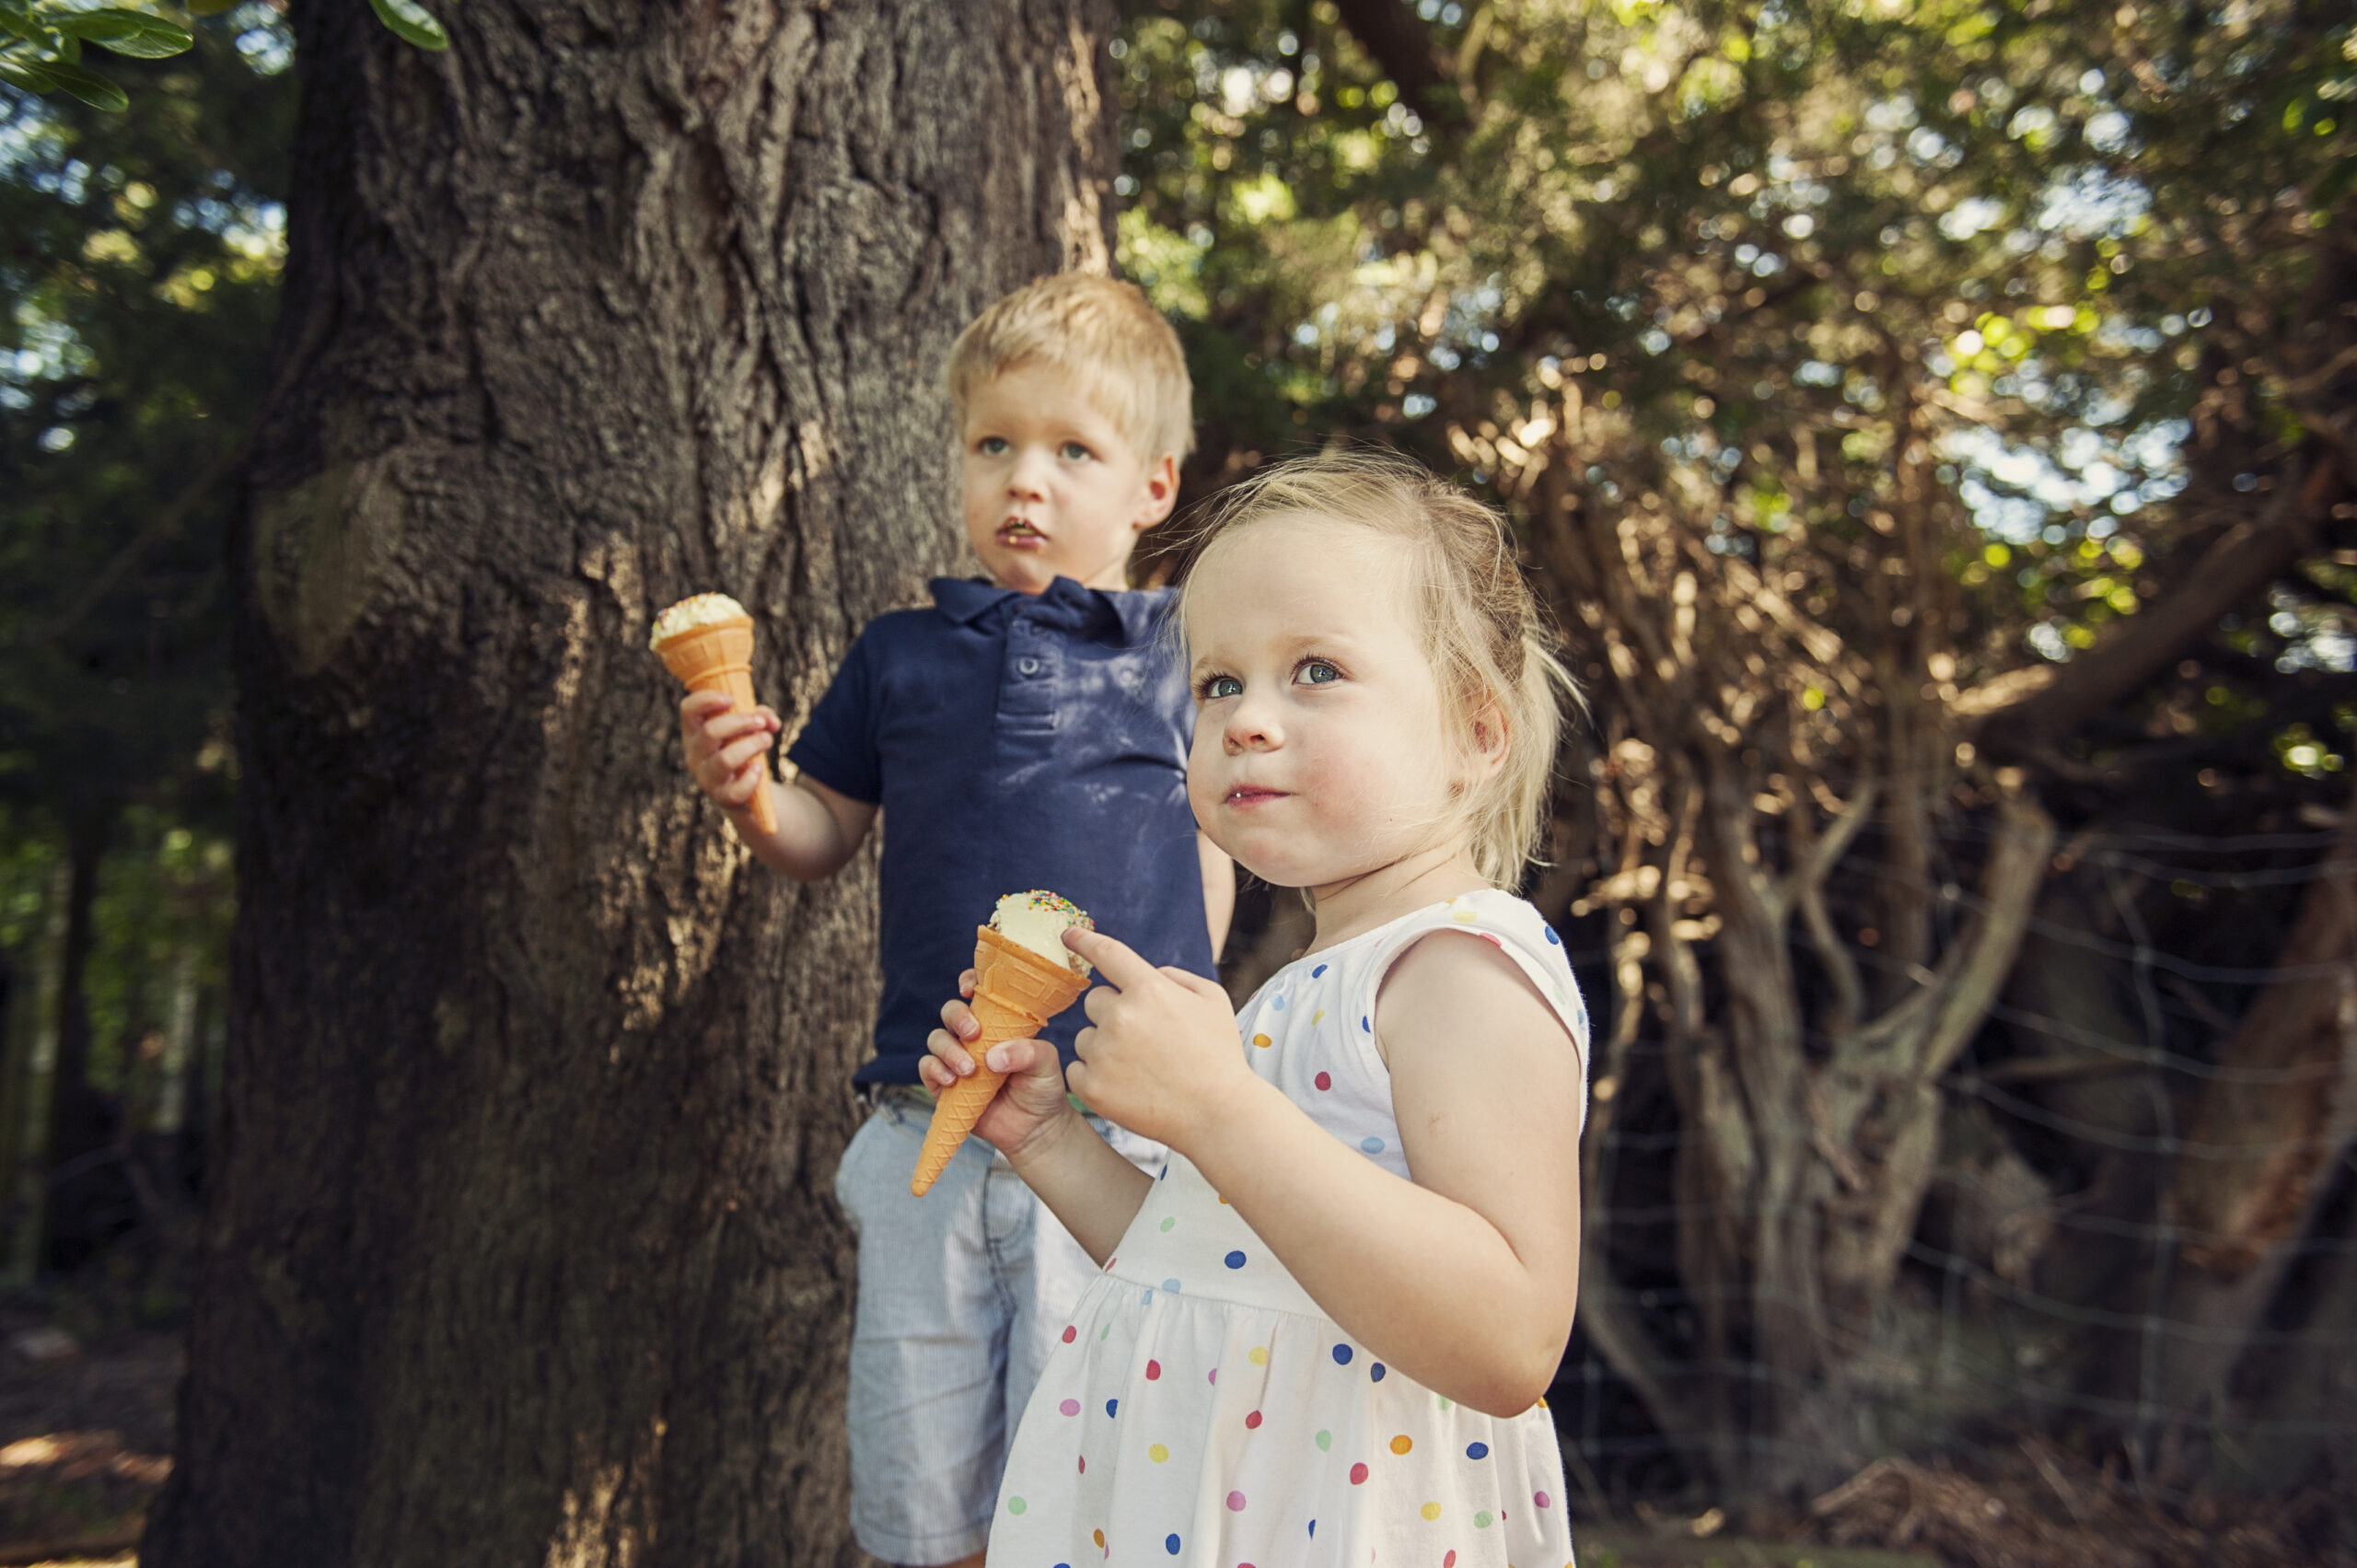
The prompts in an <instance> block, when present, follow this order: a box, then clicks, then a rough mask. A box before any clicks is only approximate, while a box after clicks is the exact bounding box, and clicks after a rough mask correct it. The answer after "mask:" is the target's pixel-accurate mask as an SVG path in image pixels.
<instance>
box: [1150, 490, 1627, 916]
mask: <svg viewBox="0 0 2357 1568" xmlns="http://www.w3.org/2000/svg"><path fill="white" fill-rule="evenodd" d="M1277 517H1317V518H1321V519H1326V520H1329V521H1332V522H1337V523H1341V524H1344V525H1346V526H1351V527H1358V528H1366V529H1368V530H1369V531H1371V532H1373V533H1375V534H1376V535H1378V536H1380V537H1382V538H1384V539H1387V540H1393V541H1395V542H1397V543H1398V544H1399V546H1400V547H1401V556H1402V560H1403V562H1404V563H1405V566H1406V569H1407V591H1408V595H1409V598H1408V603H1409V606H1410V612H1411V614H1412V615H1413V616H1415V618H1416V620H1417V622H1418V624H1419V625H1420V627H1421V628H1422V633H1423V645H1424V654H1425V656H1426V657H1427V658H1428V659H1429V660H1430V661H1431V664H1432V669H1433V674H1434V678H1435V679H1437V680H1438V682H1439V684H1440V689H1441V695H1442V707H1443V718H1442V722H1443V723H1444V724H1446V726H1448V730H1449V739H1450V741H1451V742H1452V743H1453V744H1454V746H1455V747H1456V748H1457V756H1458V759H1459V760H1460V761H1471V760H1472V759H1473V758H1474V757H1475V756H1476V755H1477V754H1478V752H1479V746H1478V743H1477V739H1476V735H1475V730H1476V726H1478V725H1479V724H1480V719H1481V715H1482V714H1484V713H1485V712H1489V713H1494V714H1497V715H1498V717H1499V719H1501V720H1503V721H1504V729H1505V760H1504V764H1503V765H1502V766H1501V767H1499V769H1498V770H1497V772H1493V773H1492V774H1491V775H1490V776H1489V777H1488V778H1486V779H1482V780H1480V781H1478V782H1476V783H1474V784H1471V785H1469V787H1468V788H1467V789H1466V790H1465V791H1464V792H1463V794H1462V796H1460V804H1461V807H1462V811H1463V817H1464V819H1467V820H1468V821H1469V827H1470V830H1471V831H1470V836H1471V842H1472V851H1473V863H1474V865H1475V868H1476V869H1478V870H1479V871H1480V874H1481V875H1482V876H1483V877H1487V878H1488V879H1489V880H1490V882H1491V883H1492V885H1493V886H1496V887H1500V888H1505V889H1512V888H1514V887H1515V884H1516V883H1518V882H1519V881H1520V880H1521V877H1522V869H1523V867H1524V866H1525V865H1528V864H1529V863H1530V861H1531V860H1532V858H1533V857H1534V853H1535V851H1536V849H1537V846H1538V834H1539V830H1540V828H1541V826H1542V825H1543V818H1544V813H1545V812H1546V809H1547V797H1548V792H1549V787H1550V784H1551V783H1552V780H1553V775H1554V769H1555V748H1556V742H1557V739H1558V738H1559V736H1560V735H1561V733H1562V702H1563V699H1565V698H1569V699H1570V700H1571V701H1572V702H1573V703H1574V704H1580V705H1584V704H1581V698H1580V692H1579V687H1578V685H1577V683H1576V682H1574V681H1573V679H1572V675H1571V672H1570V671H1569V670H1568V669H1566V668H1564V667H1563V663H1562V659H1561V658H1560V657H1559V656H1558V655H1557V652H1556V649H1557V648H1558V647H1559V646H1560V639H1559V638H1558V637H1557V636H1556V634H1555V632H1554V629H1553V628H1552V627H1551V626H1550V625H1549V624H1548V622H1547V619H1546V617H1545V615H1544V614H1543V613H1542V612H1541V610H1539V607H1538V599H1537V598H1536V596H1534V595H1533V594H1532V593H1531V591H1530V587H1529V585H1528V584H1527V583H1525V582H1524V581H1523V576H1522V570H1521V567H1520V565H1519V564H1518V563H1517V562H1516V561H1515V545H1514V536H1513V535H1512V534H1511V533H1510V532H1509V531H1508V530H1507V528H1506V525H1505V523H1504V519H1502V518H1501V517H1499V516H1498V515H1497V514H1496V513H1495V512H1492V510H1490V508H1489V507H1487V506H1485V505H1482V504H1481V503H1480V502H1479V501H1476V500H1475V499H1474V498H1473V497H1472V496H1470V495H1468V494H1466V493H1465V492H1464V491H1462V490H1459V489H1458V488H1457V486H1455V485H1453V484H1450V483H1449V482H1446V480H1443V479H1440V478H1438V477H1436V476H1435V475H1434V474H1433V473H1432V472H1431V471H1429V470H1426V469H1424V468H1423V467H1422V466H1421V465H1419V464H1417V463H1414V462H1411V461H1410V460H1409V459H1405V458H1402V457H1399V456H1398V455H1397V454H1395V453H1388V452H1329V453H1324V454H1320V455H1318V456H1317V457H1307V458H1295V459H1289V460H1287V461H1284V462H1281V463H1278V464H1275V465H1274V466H1272V467H1270V468H1266V469H1263V470H1260V472H1259V473H1256V474H1254V475H1253V476H1252V477H1251V478H1249V479H1248V480H1246V481H1244V482H1242V483H1241V484H1237V485H1234V486H1232V487H1230V488H1229V489H1228V490H1226V491H1225V492H1224V493H1223V494H1221V495H1219V497H1218V498H1217V499H1216V500H1214V501H1213V503H1212V505H1211V507H1210V509H1209V511H1208V512H1207V513H1206V514H1205V516H1204V517H1203V520H1202V523H1201V524H1200V525H1199V526H1198V528H1197V529H1196V531H1195V533H1194V537H1193V539H1192V540H1190V543H1191V544H1192V545H1193V546H1194V562H1193V565H1192V567H1190V571H1189V573H1188V578H1187V582H1186V584H1185V585H1183V586H1182V587H1181V590H1180V592H1181V595H1182V598H1181V600H1180V614H1179V618H1178V619H1179V623H1180V624H1181V625H1183V624H1184V623H1185V620H1186V613H1185V612H1186V608H1187V606H1186V601H1185V598H1184V596H1185V595H1188V594H1190V593H1191V592H1192V591H1193V584H1194V582H1195V580H1196V577H1195V574H1196V572H1197V571H1199V570H1200V569H1201V568H1202V563H1203V561H1204V559H1205V558H1206V557H1207V556H1209V555H1210V554H1212V553H1213V552H1215V551H1216V550H1217V549H1218V548H1219V545H1220V541H1221V540H1226V539H1230V538H1233V537H1234V536H1235V535H1236V534H1237V533H1239V532H1241V531H1242V530H1243V529H1244V528H1248V527H1250V526H1252V525H1253V524H1256V523H1260V522H1264V521H1267V520H1270V519H1271V518H1277Z"/></svg>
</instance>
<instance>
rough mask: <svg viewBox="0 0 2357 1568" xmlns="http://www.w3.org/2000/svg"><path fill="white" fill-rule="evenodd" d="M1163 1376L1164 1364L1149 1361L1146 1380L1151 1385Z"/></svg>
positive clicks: (1146, 1365) (1146, 1367) (1146, 1368)
mask: <svg viewBox="0 0 2357 1568" xmlns="http://www.w3.org/2000/svg"><path fill="white" fill-rule="evenodd" d="M1160 1376H1162V1363H1160V1362H1158V1361H1149V1362H1147V1363H1146V1364H1145V1380H1146V1381H1147V1382H1149V1383H1151V1382H1154V1381H1155V1379H1157V1378H1159V1377H1160Z"/></svg>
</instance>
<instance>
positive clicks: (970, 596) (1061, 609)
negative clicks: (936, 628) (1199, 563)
mask: <svg viewBox="0 0 2357 1568" xmlns="http://www.w3.org/2000/svg"><path fill="white" fill-rule="evenodd" d="M932 587H933V602H934V603H935V605H936V606H938V607H939V608H940V610H941V612H942V613H943V614H944V615H946V616H947V617H949V619H950V620H952V621H957V622H958V624H959V625H961V626H970V625H972V624H973V623H974V622H975V621H979V620H981V618H982V616H983V615H984V614H985V613H987V612H988V611H989V610H992V609H993V607H995V606H997V605H999V604H1001V603H1002V602H1004V600H1007V599H1010V598H1025V597H1027V596H1025V595H1022V594H1019V593H1017V592H1016V591H1015V590H1014V589H1013V588H1003V587H999V586H998V585H997V584H996V583H993V582H986V581H984V580H983V579H981V578H980V577H935V578H934V579H933V583H932ZM1167 598H1169V595H1168V594H1167V592H1166V591H1157V590H1129V591H1124V592H1121V593H1109V592H1107V591H1106V590H1104V589H1102V588H1088V587H1081V585H1080V584H1078V583H1076V582H1074V580H1073V579H1072V578H1070V577H1058V578H1057V579H1056V580H1055V581H1053V582H1051V583H1050V584H1049V585H1048V587H1047V589H1046V591H1044V592H1043V593H1041V594H1039V596H1038V598H1037V600H1036V602H1037V603H1039V605H1040V606H1041V607H1043V608H1044V609H1046V610H1048V611H1049V612H1050V613H1049V616H1048V617H1047V618H1048V619H1051V620H1053V621H1057V622H1058V623H1060V624H1062V625H1064V626H1067V627H1070V628H1071V629H1072V630H1074V631H1076V632H1082V633H1086V634H1087V635H1089V636H1092V637H1096V638H1098V639H1099V640H1102V641H1107V642H1112V641H1115V640H1116V639H1117V637H1118V640H1119V641H1120V642H1121V643H1124V644H1129V645H1136V644H1140V643H1144V642H1145V641H1147V640H1148V639H1149V638H1151V637H1152V636H1153V635H1154V634H1155V621H1157V620H1158V619H1159V617H1160V615H1161V613H1162V609H1163V606H1164V603H1165V602H1166V601H1167ZM1117 629H1118V630H1117Z"/></svg>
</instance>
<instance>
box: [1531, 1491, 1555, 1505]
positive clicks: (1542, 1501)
mask: <svg viewBox="0 0 2357 1568" xmlns="http://www.w3.org/2000/svg"><path fill="white" fill-rule="evenodd" d="M1530 1500H1531V1501H1532V1502H1533V1503H1536V1504H1538V1506H1540V1507H1541V1508H1552V1507H1553V1506H1554V1505H1555V1504H1554V1500H1553V1499H1552V1498H1550V1497H1549V1496H1548V1495H1547V1494H1546V1493H1543V1492H1534V1493H1531V1494H1530Z"/></svg>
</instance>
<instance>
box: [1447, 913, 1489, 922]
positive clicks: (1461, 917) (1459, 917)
mask: <svg viewBox="0 0 2357 1568" xmlns="http://www.w3.org/2000/svg"><path fill="white" fill-rule="evenodd" d="M1449 918H1450V919H1452V920H1456V921H1458V922H1460V923H1464V924H1466V925H1470V924H1472V923H1474V922H1475V921H1477V920H1479V919H1480V918H1481V917H1480V915H1478V914H1475V913H1474V912H1472V911H1471V910H1458V911H1457V912H1456V913H1455V914H1453V915H1451V916H1450V917H1449Z"/></svg>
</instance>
